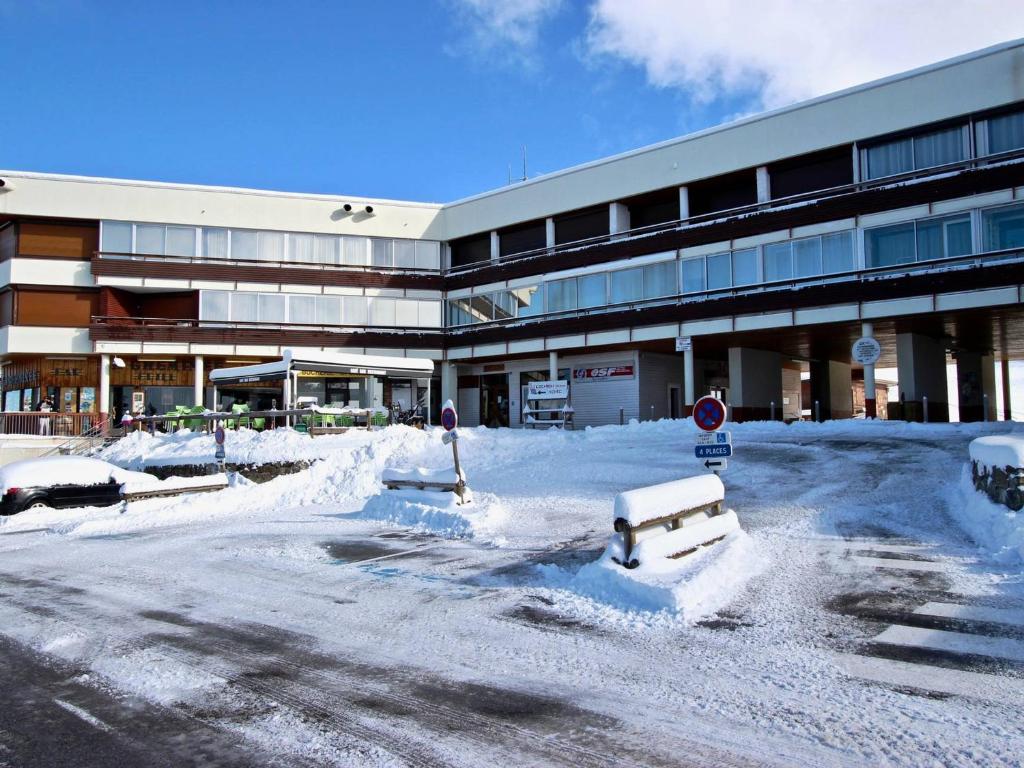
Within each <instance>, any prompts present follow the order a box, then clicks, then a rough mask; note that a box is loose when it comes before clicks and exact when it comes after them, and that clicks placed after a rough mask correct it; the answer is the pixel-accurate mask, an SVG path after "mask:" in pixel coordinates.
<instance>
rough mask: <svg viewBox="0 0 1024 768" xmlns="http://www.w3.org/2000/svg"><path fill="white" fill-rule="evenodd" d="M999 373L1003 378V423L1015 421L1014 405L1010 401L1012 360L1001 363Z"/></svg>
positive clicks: (1004, 359) (1003, 360) (1006, 359)
mask: <svg viewBox="0 0 1024 768" xmlns="http://www.w3.org/2000/svg"><path fill="white" fill-rule="evenodd" d="M999 372H1000V374H1001V375H1002V378H1003V421H1013V403H1012V401H1011V400H1010V360H1009V359H1008V358H1005V357H1004V358H1003V359H1002V360H1000V361H999Z"/></svg>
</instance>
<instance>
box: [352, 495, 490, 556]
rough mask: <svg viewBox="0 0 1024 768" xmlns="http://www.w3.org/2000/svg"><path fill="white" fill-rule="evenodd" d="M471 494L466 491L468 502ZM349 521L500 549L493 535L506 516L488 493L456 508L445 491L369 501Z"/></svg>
mask: <svg viewBox="0 0 1024 768" xmlns="http://www.w3.org/2000/svg"><path fill="white" fill-rule="evenodd" d="M470 493H471V492H470V491H469V489H468V488H467V489H466V499H467V500H468V499H469V498H470ZM352 517H353V518H359V519H364V520H381V521H384V522H388V523H392V524H395V525H400V526H408V527H411V528H415V529H416V530H420V531H424V532H429V533H433V534H437V535H440V536H444V537H446V538H451V539H462V538H475V539H481V540H486V541H491V542H492V543H495V544H498V545H500V544H501V543H502V541H501V539H500V537H499V536H498V535H497V534H496V531H497V529H498V528H500V526H501V525H502V524H503V523H504V522H505V518H506V517H507V512H506V511H505V508H504V507H503V506H502V505H501V503H500V502H499V501H498V499H497V497H495V496H494V495H492V494H489V493H481V494H478V495H477V496H476V498H475V499H474V501H473V503H472V504H459V498H458V497H457V496H456V495H455V494H453V493H449V492H446V491H418V490H414V489H403V490H398V491H388V492H386V493H379V494H377V495H376V496H372V497H370V499H369V500H368V501H367V502H366V504H365V505H364V506H363V508H362V509H361V510H360V511H359V512H357V513H356V514H355V515H352Z"/></svg>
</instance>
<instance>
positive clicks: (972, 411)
mask: <svg viewBox="0 0 1024 768" xmlns="http://www.w3.org/2000/svg"><path fill="white" fill-rule="evenodd" d="M954 357H955V358H956V388H957V403H958V405H959V406H960V421H985V420H988V421H995V419H996V375H995V360H994V359H993V358H992V355H985V354H982V353H980V352H967V351H963V350H960V351H958V352H957V353H956V355H954ZM986 407H987V411H988V412H987V414H986ZM929 409H930V408H929Z"/></svg>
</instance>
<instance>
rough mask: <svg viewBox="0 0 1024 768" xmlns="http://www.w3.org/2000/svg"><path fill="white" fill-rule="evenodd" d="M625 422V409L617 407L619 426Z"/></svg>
mask: <svg viewBox="0 0 1024 768" xmlns="http://www.w3.org/2000/svg"><path fill="white" fill-rule="evenodd" d="M625 423H626V409H625V408H619V426H620V427H621V426H622V425H623V424H625Z"/></svg>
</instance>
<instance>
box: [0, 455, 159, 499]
mask: <svg viewBox="0 0 1024 768" xmlns="http://www.w3.org/2000/svg"><path fill="white" fill-rule="evenodd" d="M110 482H119V483H125V482H157V479H156V478H155V477H153V476H152V475H147V474H145V473H143V472H132V471H130V470H125V469H121V468H120V467H115V466H114V465H113V464H108V463H107V462H105V461H100V460H99V459H90V458H86V457H84V456H49V457H47V458H43V459H25V460H24V461H15V462H12V463H10V464H8V465H6V466H4V467H2V468H0V494H5V493H7V490H8V489H9V488H38V487H48V486H53V485H103V484H104V483H110Z"/></svg>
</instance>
